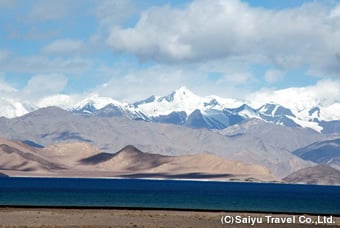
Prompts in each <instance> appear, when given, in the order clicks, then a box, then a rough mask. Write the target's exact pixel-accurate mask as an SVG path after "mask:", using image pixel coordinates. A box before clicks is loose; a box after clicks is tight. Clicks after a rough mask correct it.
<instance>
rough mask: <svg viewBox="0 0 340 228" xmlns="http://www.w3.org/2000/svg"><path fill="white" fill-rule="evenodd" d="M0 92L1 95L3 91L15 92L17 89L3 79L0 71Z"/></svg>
mask: <svg viewBox="0 0 340 228" xmlns="http://www.w3.org/2000/svg"><path fill="white" fill-rule="evenodd" d="M0 92H1V94H2V95H4V93H14V92H17V89H15V88H14V87H13V86H11V85H10V84H8V83H7V82H6V81H5V80H4V79H3V76H2V74H1V73H0Z"/></svg>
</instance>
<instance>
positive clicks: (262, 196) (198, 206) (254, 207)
mask: <svg viewBox="0 0 340 228" xmlns="http://www.w3.org/2000/svg"><path fill="white" fill-rule="evenodd" d="M0 206H54V207H55V206H60V207H101V208H105V207H117V208H120V207H122V208H159V209H163V208H164V209H192V210H216V211H218V210H232V211H257V212H261V211H262V212H292V213H315V214H333V215H339V214H340V187H339V186H317V185H294V184H264V183H237V182H212V181H209V182H208V181H175V180H141V179H87V178H12V177H11V178H0Z"/></svg>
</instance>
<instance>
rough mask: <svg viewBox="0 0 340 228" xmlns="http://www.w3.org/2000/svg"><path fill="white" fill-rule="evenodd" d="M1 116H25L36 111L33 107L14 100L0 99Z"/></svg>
mask: <svg viewBox="0 0 340 228" xmlns="http://www.w3.org/2000/svg"><path fill="white" fill-rule="evenodd" d="M0 106H1V114H0V116H4V117H7V118H13V117H17V116H22V115H25V114H27V113H29V112H32V111H34V110H35V109H36V107H35V106H33V105H31V104H28V103H24V102H21V101H19V100H16V99H10V98H0Z"/></svg>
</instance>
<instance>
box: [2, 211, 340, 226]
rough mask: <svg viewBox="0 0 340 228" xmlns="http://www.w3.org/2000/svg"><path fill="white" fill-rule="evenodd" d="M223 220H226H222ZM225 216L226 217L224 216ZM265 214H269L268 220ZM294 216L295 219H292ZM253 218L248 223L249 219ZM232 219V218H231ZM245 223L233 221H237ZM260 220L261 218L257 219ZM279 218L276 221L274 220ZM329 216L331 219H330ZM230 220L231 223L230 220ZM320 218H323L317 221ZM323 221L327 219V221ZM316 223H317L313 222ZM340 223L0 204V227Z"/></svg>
mask: <svg viewBox="0 0 340 228" xmlns="http://www.w3.org/2000/svg"><path fill="white" fill-rule="evenodd" d="M222 216H223V222H224V223H228V224H222V222H221V218H222ZM225 216H227V217H225ZM266 216H271V219H272V221H271V222H270V223H268V221H267V219H269V218H268V217H266ZM294 217H295V221H294V220H293V219H294ZM254 219H255V220H257V221H258V222H256V223H255V225H253V226H252V225H251V223H252V220H254ZM232 220H233V221H232ZM240 220H241V221H243V222H244V223H245V224H242V225H240V224H237V223H238V222H237V221H240ZM261 220H262V221H261ZM274 220H275V221H276V222H277V221H278V220H280V224H276V223H274V222H275V221H274ZM306 220H307V221H308V222H309V221H310V222H312V224H309V225H306V224H301V223H302V222H307V221H306ZM331 220H332V221H331ZM232 222H234V223H233V224H230V223H232ZM320 222H323V224H321V223H320ZM327 222H330V223H329V224H327ZM316 223H318V224H317V225H316ZM316 226H317V227H319V226H327V227H340V217H332V218H330V217H329V216H326V217H324V216H321V217H319V218H318V216H317V215H302V214H296V215H288V214H263V213H242V212H196V211H167V210H125V209H62V208H14V207H11V208H6V207H2V208H0V228H2V227H176V228H179V227H316Z"/></svg>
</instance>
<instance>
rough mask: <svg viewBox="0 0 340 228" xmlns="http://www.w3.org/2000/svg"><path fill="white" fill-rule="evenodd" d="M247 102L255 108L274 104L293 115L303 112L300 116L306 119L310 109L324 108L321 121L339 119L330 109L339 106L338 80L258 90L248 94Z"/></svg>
mask: <svg viewBox="0 0 340 228" xmlns="http://www.w3.org/2000/svg"><path fill="white" fill-rule="evenodd" d="M247 100H248V101H249V103H250V104H251V105H252V106H254V107H256V108H258V107H259V106H261V105H263V104H264V103H268V102H275V103H278V104H280V105H283V106H285V107H287V108H290V109H291V110H292V111H293V112H295V113H300V112H301V111H303V113H300V116H302V117H303V116H305V117H306V118H307V117H308V111H309V110H310V109H312V108H314V107H322V108H324V109H323V112H322V113H321V116H322V117H323V119H336V118H337V119H339V118H340V113H338V112H334V109H333V108H332V107H337V108H338V106H339V104H340V80H321V81H318V82H317V83H316V84H315V85H312V86H306V87H296V88H294V87H292V88H287V89H282V90H270V89H267V90H260V91H257V92H254V93H252V94H250V95H249V96H248V97H247ZM330 116H332V117H333V118H330ZM334 116H336V118H334Z"/></svg>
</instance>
